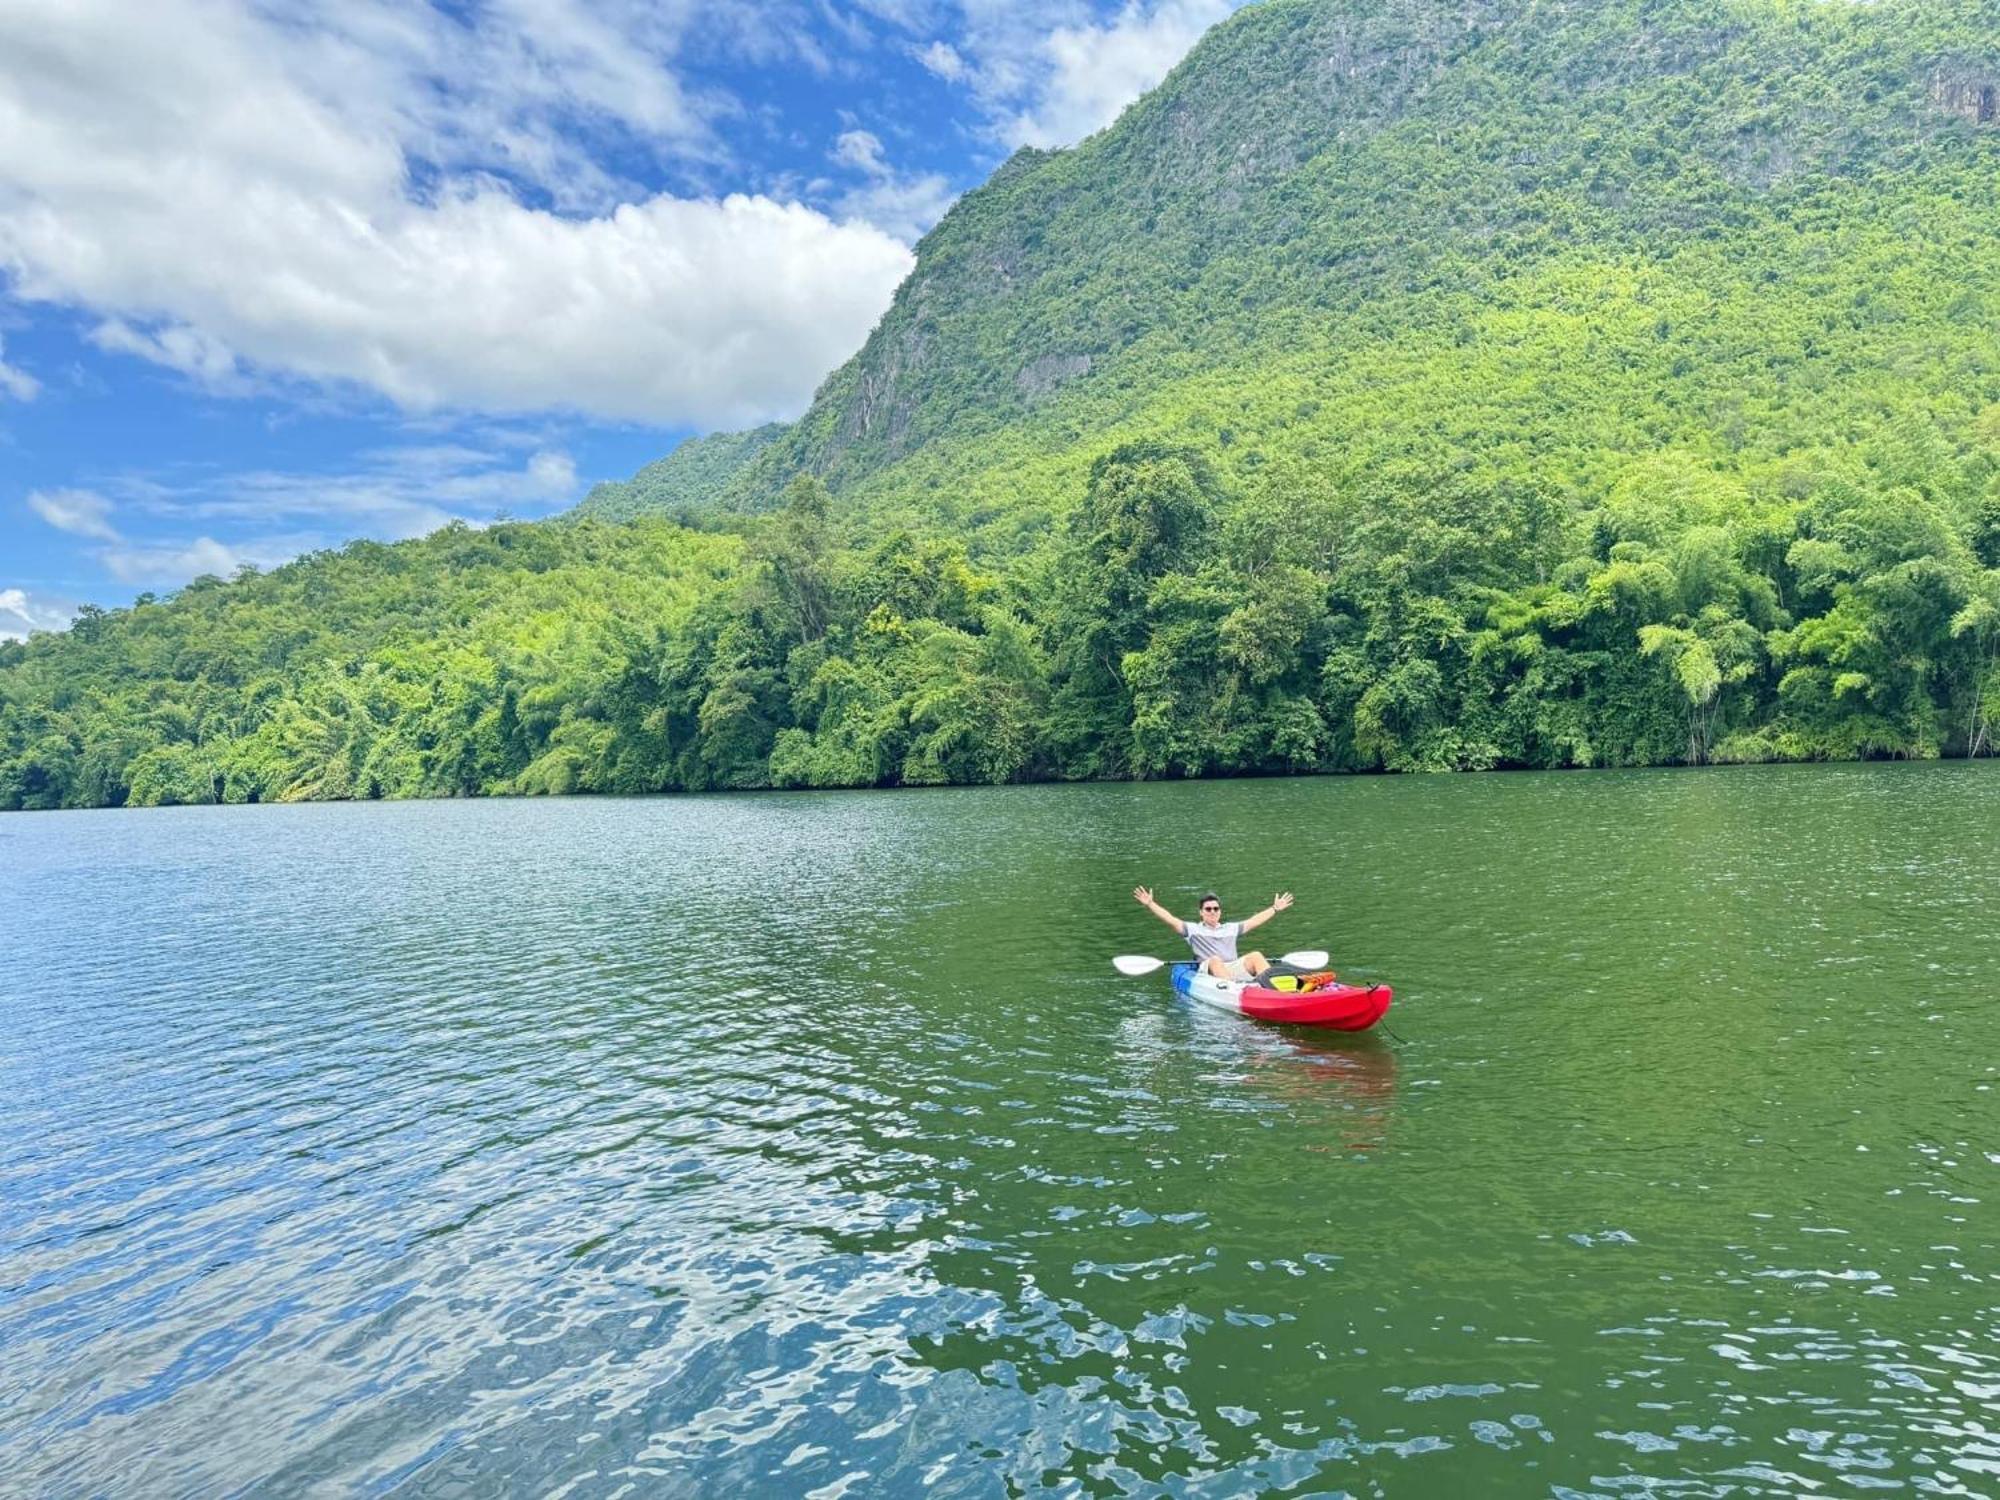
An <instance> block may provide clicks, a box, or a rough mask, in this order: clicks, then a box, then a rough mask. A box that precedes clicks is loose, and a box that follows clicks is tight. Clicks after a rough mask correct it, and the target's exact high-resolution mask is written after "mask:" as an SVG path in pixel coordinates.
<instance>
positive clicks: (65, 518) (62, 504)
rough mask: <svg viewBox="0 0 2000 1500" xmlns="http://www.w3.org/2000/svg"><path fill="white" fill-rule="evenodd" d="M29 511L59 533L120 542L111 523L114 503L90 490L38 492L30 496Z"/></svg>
mask: <svg viewBox="0 0 2000 1500" xmlns="http://www.w3.org/2000/svg"><path fill="white" fill-rule="evenodd" d="M28 508H29V509H30V510H32V511H33V512H34V513H35V514H36V515H38V516H40V517H41V518H42V519H43V520H44V521H47V522H48V523H49V525H51V526H53V527H55V529H56V530H58V531H67V532H69V533H70V534H71V535H72V536H88V537H96V538H97V539H98V540H100V541H106V542H115V541H117V540H118V532H117V529H116V528H115V527H113V526H112V524H111V520H110V517H111V502H110V501H109V500H106V499H105V498H104V497H103V496H102V495H99V494H95V493H93V492H92V491H90V490H36V491H35V492H34V493H32V494H30V495H29V496H28Z"/></svg>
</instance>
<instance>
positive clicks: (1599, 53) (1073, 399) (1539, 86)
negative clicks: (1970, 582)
mask: <svg viewBox="0 0 2000 1500" xmlns="http://www.w3.org/2000/svg"><path fill="white" fill-rule="evenodd" d="M1996 84H2000V27H1996V26H1995V24H1994V15H1993V12H1992V11H1991V9H1990V7H1987V6H1981V5H1978V4H1966V3H1951V0H1946V3H1944V4H1941V5H1927V4H1915V3H1893V0H1892V3H1889V4H1867V5H1857V4H1849V3H1843V0H1825V3H1822V0H1803V3H1790V4H1785V3H1774V0H1698V3H1685V0H1597V3H1567V4H1565V3H1550V0H1468V3H1460V0H1267V3H1264V4H1259V5H1254V6H1252V7H1250V8H1248V9H1246V10H1244V11H1242V12H1240V13H1239V14H1237V15H1236V16H1235V17H1234V18H1233V19H1232V20H1230V21H1229V22H1227V23H1225V24H1223V25H1221V26H1218V27H1217V28H1216V29H1215V30H1214V31H1213V32H1211V33H1210V35H1209V36H1208V37H1207V38H1206V39H1205V40H1204V41H1203V42H1202V44H1201V45H1200V47H1199V48H1197V49H1196V50H1195V52H1194V53H1193V54H1192V55H1191V56H1190V57H1189V58H1188V59H1187V60H1186V62H1185V63H1183V64H1182V66H1181V67H1180V68H1179V69H1178V70H1177V71H1176V72H1175V73H1174V74H1173V76H1172V77H1170V78H1169V79H1168V80H1167V82H1166V83H1165V84H1164V85H1163V86H1162V87H1161V88H1159V89H1158V90H1157V91H1155V92H1154V93H1153V94H1152V95H1150V96H1149V97H1147V98H1145V99H1143V100H1141V101H1140V102H1139V103H1138V104H1136V105H1135V106H1134V107H1133V108H1132V109H1131V110H1130V111H1128V112H1127V113H1126V115H1125V116H1124V117H1123V118H1122V119H1121V120H1120V121H1119V122H1118V124H1117V126H1116V127H1115V128H1114V129H1112V130H1109V131H1106V132H1104V133H1103V134H1101V135H1099V136H1097V137H1095V138H1093V139H1091V140H1089V141H1086V142H1084V143H1083V144H1082V145H1081V146H1079V147H1077V148H1075V149H1074V150H1070V151H1064V152H1055V153H1044V152H1036V151H1023V152H1021V153H1020V154H1018V155H1017V156H1016V157H1015V158H1014V159H1013V160H1012V161H1010V162H1009V163H1008V164H1007V165H1006V166H1005V167H1003V168H1002V169H1001V171H1000V172H999V173H998V174H996V176H995V177H994V179H993V180H992V181H991V182H990V183H988V184H987V185H986V186H985V187H984V188H982V189H981V190H980V191H978V192H976V193H973V194H971V195H969V196H968V197H966V198H965V199H964V200H963V201H962V202H961V203H960V204H959V205H958V206H957V207H956V208H955V209H954V210H953V211H952V212H951V213H950V214H949V215H947V217H946V218H945V219H944V221H943V222H942V223H941V224H940V225H939V226H938V227H937V228H936V230H935V231H933V233H932V234H931V235H930V236H929V237H928V238H927V239H926V240H925V241H924V242H923V244H922V245H921V247H920V259H919V263H918V266H917V268H916V270H915V272H914V273H913V274H912V275H911V277H910V278H909V280H908V281H907V282H906V283H905V284H904V285H903V287H902V288H901V289H900V291H899V292H898V294H897V296H896V300H895V304H894V306H893V307H892V308H891V309H890V311H889V313H888V315H887V316H886V317H885V318H884V319H883V321H882V323H881V324H880V326H878V328H877V329H876V330H875V332H874V334H873V335H872V336H871V337H870V339H869V340H868V342H867V345H866V346H865V347H864V348H863V349H862V350H861V351H860V352H859V353H858V354H857V355H856V356H855V358H854V359H853V360H851V361H850V362H849V363H848V364H847V365H846V366H844V367H843V368H842V369H840V370H839V371H837V372H836V373H835V374H834V375H833V376H831V377H830V378H829V379H828V381H827V382H826V384H825V386H824V387H823V388H822V389H821V391H820V393H819V395H818V397H817V399H816V400H815V401H814V403H813V405H812V408H811V409H810V410H809V411H808V412H807V413H806V415H805V416H804V418H803V419H802V420H801V421H799V422H798V423H797V424H795V425H794V426H793V427H792V428H791V429H790V430H789V431H788V432H786V433H784V435H783V436H782V437H780V438H778V439H777V441H775V442H772V441H770V429H765V430H764V432H763V433H760V434H759V439H760V440H759V443H758V446H757V450H756V451H754V452H751V453H747V454H744V455H743V456H742V457H743V462H742V463H741V465H740V467H739V470H738V472H737V473H736V474H734V475H733V476H729V477H727V478H726V479H725V482H722V483H720V484H717V486H716V493H717V497H718V499H719V500H720V501H721V502H722V503H725V504H731V505H736V506H740V507H744V508H750V509H756V508H760V507H763V506H767V505H769V504H770V503H772V502H773V501H774V500H775V499H776V497H777V495H778V493H779V492H780V491H781V490H782V489H783V487H784V485H785V484H786V483H787V482H788V481H789V480H790V479H791V478H792V477H793V476H794V475H795V474H797V473H800V472H810V473H813V474H816V475H818V476H819V477H821V478H822V479H823V480H825V481H826V482H827V484H828V485H829V486H830V488H831V489H832V491H833V493H834V494H835V495H836V496H841V495H845V494H848V493H850V492H859V493H863V494H869V495H883V496H889V497H897V496H901V495H911V496H915V497H918V498H919V499H920V503H922V504H923V505H924V506H926V507H927V508H930V507H934V505H935V503H936V502H938V501H939V500H940V499H942V500H943V502H944V503H945V504H946V505H947V506H949V507H950V508H951V510H952V513H953V514H954V516H955V517H956V518H964V517H973V518H974V519H976V511H977V507H979V506H981V505H984V504H986V503H989V502H993V501H997V502H1000V503H1002V504H1011V503H1012V502H1013V501H1014V500H1016V499H1017V498H1018V494H1019V490H1020V488H1021V484H1022V475H1021V469H1022V466H1023V465H1026V466H1028V467H1029V468H1030V470H1031V471H1032V473H1033V475H1034V477H1035V479H1036V480H1037V481H1039V487H1040V488H1041V489H1042V490H1043V491H1044V492H1045V493H1046V494H1047V495H1048V498H1049V499H1050V500H1051V501H1053V502H1054V503H1055V504H1057V505H1058V506H1063V505H1067V504H1068V503H1070V502H1071V501H1072V500H1073V497H1074V490H1075V481H1076V480H1077V479H1078V478H1079V476H1080V475H1081V474H1082V472H1083V470H1084V469H1085V468H1086V467H1087V466H1088V464H1089V463H1090V462H1091V461H1092V460H1093V459H1094V458H1095V457H1096V456H1097V455H1098V454H1099V453H1101V452H1102V451H1103V444H1102V441H1101V439H1102V435H1103V433H1104V432H1105V431H1106V430H1107V429H1110V428H1113V427H1116V428H1119V429H1120V430H1122V431H1124V432H1126V433H1127V434H1128V435H1134V436H1146V437H1161V438H1166V439H1168V440H1172V441H1183V440H1188V439H1192V440H1194V441H1197V442H1200V443H1204V444H1208V445H1213V446H1214V447H1216V448H1218V449H1222V450H1230V449H1234V450H1235V454H1234V461H1233V462H1231V463H1230V464H1229V467H1230V468H1232V469H1234V468H1240V467H1242V466H1243V464H1244V463H1245V462H1246V461H1247V462H1253V463H1254V462H1255V461H1257V460H1259V459H1261V458H1263V457H1266V456H1270V454H1271V453H1272V451H1273V450H1282V451H1298V450H1299V449H1301V448H1304V447H1308V446H1311V445H1315V444H1317V445H1318V446H1320V447H1322V448H1324V447H1327V446H1329V445H1333V444H1338V445H1340V446H1341V447H1343V448H1349V449H1351V448H1352V447H1353V446H1354V445H1355V444H1357V443H1359V444H1363V445H1366V446H1371V447H1376V448H1379V449H1383V450H1386V451H1389V452H1401V451H1405V450H1406V449H1407V448H1408V446H1409V445H1410V444H1411V443H1412V442H1417V443H1424V444H1435V445H1436V446H1439V447H1443V448H1446V449H1447V451H1450V450H1476V449H1478V448H1481V447H1483V446H1485V445H1486V444H1489V443H1491V442H1493V441H1496V440H1497V441H1510V442H1520V443H1525V444H1529V445H1532V448H1533V450H1534V451H1535V452H1536V453H1537V454H1538V456H1544V455H1545V456H1547V457H1550V458H1553V459H1556V460H1558V461H1560V462H1561V463H1562V464H1563V468H1564V475H1563V477H1564V478H1566V479H1576V480H1586V479H1591V478H1598V477H1601V476H1603V475H1604V474H1605V472H1606V470H1607V468H1608V467H1609V465H1607V463H1606V462H1605V460H1606V459H1607V458H1612V459H1616V458H1618V457H1622V456H1623V455H1626V454H1630V453H1635V452H1644V451H1648V450H1650V449H1653V448H1656V447H1657V446H1659V444H1660V443H1661V442H1662V441H1680V442H1692V443H1696V444H1699V445H1700V446H1702V447H1703V448H1704V449H1708V450H1714V449H1717V448H1721V449H1724V450H1729V451H1733V450H1735V449H1738V448H1740V447H1742V446H1745V445H1754V444H1756V443H1758V442H1759V440H1761V439H1768V438H1782V439H1785V440H1792V439H1795V438H1796V437H1797V435H1798V434H1797V432H1796V430H1791V429H1790V428H1789V426H1788V425H1787V424H1777V423H1772V424H1766V425H1765V430H1763V431H1757V430H1755V429H1756V427H1757V426H1758V425H1759V424H1758V422H1757V416H1758V413H1759V411H1760V409H1761V408H1768V407H1769V406H1771V405H1773V404H1776V405H1779V406H1794V400H1793V395H1794V393H1793V392H1791V391H1790V390H1789V386H1790V384H1791V382H1792V380H1793V378H1794V377H1796V376H1803V377H1804V379H1806V380H1808V381H1812V382H1814V383H1816V384H1818V385H1821V386H1824V385H1825V384H1826V383H1827V382H1829V381H1832V380H1838V379H1844V378H1845V377H1846V376H1847V375H1850V374H1852V373H1853V370H1852V366H1855V365H1858V364H1865V363H1874V364H1878V365H1879V364H1888V363H1891V362H1893V360H1894V359H1895V358H1896V357H1897V356H1898V355H1902V354H1906V353H1909V352H1911V351H1914V350H1917V349H1919V348H1923V347H1926V346H1931V345H1932V341H1933V339H1934V337H1935V333H1936V330H1934V329H1932V328H1929V327H1924V326H1923V325H1926V324H1942V325H1944V327H1945V328H1946V329H1952V328H1956V329H1957V330H1958V331H1957V332H1945V333H1944V338H1945V341H1946V343H1947V344H1951V345H1958V344H1963V343H1964V342H1965V341H1966V338H1967V335H1969V334H1970V335H1974V336H1976V335H1977V333H1978V331H1980V330H1982V329H1983V328H1984V327H1986V326H1990V325H1989V324H1988V323H1987V320H1985V319H1984V318H1982V317H1981V316H1980V313H1981V312H1982V311H1985V309H1984V308H1983V306H1982V305H1981V304H1980V302H1979V300H1978V298H1979V294H1978V293H1977V291H1976V290H1975V291H1974V292H1973V293H1972V295H1970V296H1966V295H1963V294H1964V293H1965V292H1966V290H1967V289H1966V287H1965V285H1964V283H1965V281H1966V280H1967V279H1968V274H1969V273H1971V274H1972V275H1973V276H1974V277H1975V279H1976V272H1977V269H1978V267H1977V266H1975V265H1968V264H1966V262H1965V261H1964V260H1963V258H1962V252H1963V250H1964V248H1965V246H1966V243H1967V241H1968V239H1969V238H1971V237H1973V236H1976V235H1977V233H1978V232H1979V228H1978V225H1977V224H1976V223H1975V222H1974V221H1971V220H1968V219H1967V218H1965V217H1964V210H1965V208H1967V207H1969V206H1971V200H1972V199H1974V198H1977V197H1978V196H1982V195H1983V190H1982V189H1981V188H1980V186H1979V184H1980V183H1981V181H1982V180H1990V175H1989V174H1990V173H1991V170H1992V167H1993V164H1994V162H1995V160H1996V159H2000V157H1996V140H2000V128H1997V127H1996V125H1995V123H1994V119H1993V115H1994V110H1993V104H1994V89H1995V85H1996ZM1982 127H1983V129H1982ZM1940 214H1941V215H1943V217H1941V218H1940V217H1937V216H1938V215H1940ZM1913 240H1916V241H1920V242H1922V244H1923V246H1924V249H1925V251H1926V252H1927V253H1926V254H1925V256H1924V259H1923V261H1922V263H1921V264H1919V265H1914V266H1910V267H1906V268H1900V269H1901V270H1902V271H1903V274H1901V275H1897V274H1895V273H1896V272H1897V271H1898V270H1899V265H1898V263H1899V261H1900V258H1901V257H1902V256H1903V255H1904V254H1905V253H1906V252H1908V251H1909V250H1911V249H1912V248H1915V247H1914V246H1913V245H1912V241H1913ZM1780 281H1784V282H1786V283H1791V284H1790V285H1788V286H1787V291H1788V292H1789V293H1790V295H1787V296H1786V297H1784V298H1783V299H1782V302H1781V305H1782V308H1783V315H1784V318H1785V321H1784V322H1783V323H1781V324H1779V325H1777V326H1771V325H1769V324H1767V323H1766V321H1765V319H1766V318H1767V317H1768V315H1769V313H1770V312H1771V311H1772V310H1773V309H1772V307H1771V297H1770V293H1771V292H1772V290H1773V287H1774V285H1775V284H1776V283H1778V282H1780ZM1801 281H1802V282H1803V284H1797V283H1799V282H1801ZM1829 299H1831V301H1832V302H1833V304H1834V305H1833V306H1827V305H1824V304H1825V303H1826V302H1827V301H1828V300H1829ZM1992 311H1995V312H2000V308H1996V309H1993V310H1992ZM1892 325H1893V326H1892ZM1639 339H1643V340H1645V341H1646V343H1645V344H1644V345H1642V346H1641V347H1640V348H1637V349H1632V348H1619V347H1611V346H1613V345H1616V344H1620V343H1624V342H1626V341H1628V340H1639ZM1815 365H1819V366H1820V368H1818V369H1815V368H1813V367H1814V366H1815ZM1221 371H1228V372H1231V373H1230V374H1229V375H1228V376H1227V377H1224V378H1221V379H1218V372H1221ZM1246 371H1254V372H1255V373H1254V374H1246V373H1244V372H1246ZM1280 375H1281V376H1282V377H1283V383H1282V387H1281V388H1280V389H1278V390H1275V391H1272V390H1268V389H1267V390H1265V391H1264V392H1263V393H1262V396H1261V398H1260V395H1259V393H1258V391H1257V389H1256V388H1257V387H1259V386H1268V385H1269V384H1270V382H1271V379H1272V377H1273V376H1280ZM1551 376H1553V377H1555V378H1556V379H1557V380H1558V381H1560V384H1559V385H1557V386H1555V387H1553V388H1551V386H1550V384H1549V383H1548V380H1549V377H1551ZM1387 384H1395V385H1397V386H1399V387H1404V388H1410V387H1414V388H1415V394H1417V395H1418V396H1419V397H1420V398H1421V404H1420V407H1419V409H1416V410H1410V409H1409V408H1408V407H1407V406H1406V405H1404V404H1403V403H1400V402H1399V403H1386V404H1378V403H1376V402H1374V401H1371V400H1369V399H1368V397H1369V395H1370V393H1371V392H1373V391H1379V390H1380V389H1381V388H1382V387H1383V386H1384V385H1387ZM1467 386H1472V387H1474V388H1475V390H1476V399H1474V400H1470V401H1468V400H1465V399H1463V395H1462V392H1463V390H1464V388H1465V387H1467ZM1323 388H1324V389H1325V391H1326V393H1327V394H1337V396H1338V397H1339V403H1340V405H1341V406H1343V407H1345V406H1351V405H1353V403H1355V402H1356V401H1357V400H1358V401H1359V402H1360V403H1361V406H1360V410H1359V413H1358V415H1359V417H1360V420H1355V419H1354V418H1353V417H1350V416H1348V415H1346V414H1345V413H1344V412H1343V411H1341V410H1338V409H1335V410H1329V409H1328V407H1329V403H1328V402H1327V401H1326V399H1325V395H1323V394H1322V389H1323ZM1315 400H1317V401H1318V402H1319V410H1318V411H1317V412H1313V411H1306V412H1301V411H1300V410H1299V407H1300V405H1301V403H1302V402H1303V403H1311V402H1314V401H1315ZM1862 400H1863V402H1864V404H1865V403H1866V402H1868V401H1871V400H1872V393H1870V394H1869V395H1866V396H1863V397H1862ZM1635 405H1636V406H1642V407H1644V408H1646V411H1645V420H1644V421H1642V422H1633V421H1632V420H1631V413H1632V409H1633V408H1634V406H1635ZM1731 408H1734V409H1733V410H1732V409H1731ZM1739 412H1740V413H1741V415H1740V416H1739V415H1738V413H1739ZM1798 416H1799V419H1800V420H1809V417H1808V414H1807V413H1805V412H1803V411H1800V412H1799V413H1798ZM1385 417H1386V418H1388V419H1389V421H1388V422H1387V423H1386V424H1385V422H1384V420H1383V419H1384V418H1385ZM1440 439H1442V440H1443V441H1442V442H1439V441H1438V440H1440ZM1225 456H1226V457H1227V456H1229V455H1227V454H1226V455H1225ZM712 477H714V478H718V479H722V478H724V476H722V475H720V474H715V475H713V476H712ZM940 491H942V492H943V494H942V495H940V494H939V492H940ZM967 491H969V494H966V493H965V492H967ZM962 501H969V502H970V503H969V504H968V503H962Z"/></svg>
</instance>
